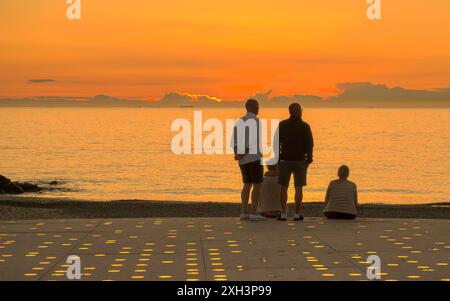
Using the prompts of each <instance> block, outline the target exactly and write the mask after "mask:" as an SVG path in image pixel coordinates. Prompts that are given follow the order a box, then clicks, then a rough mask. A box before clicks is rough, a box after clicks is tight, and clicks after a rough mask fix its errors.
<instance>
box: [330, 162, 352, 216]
mask: <svg viewBox="0 0 450 301" xmlns="http://www.w3.org/2000/svg"><path fill="white" fill-rule="evenodd" d="M349 174H350V170H349V168H348V167H347V166H345V165H344V166H341V167H340V168H339V171H338V175H339V179H338V180H334V181H331V183H330V185H329V186H328V189H327V194H326V196H325V206H324V210H323V214H324V215H325V216H326V217H327V218H330V219H354V218H355V217H356V206H357V204H358V190H357V188H356V184H355V183H353V182H352V181H349V180H348V179H347V178H348V176H349Z"/></svg>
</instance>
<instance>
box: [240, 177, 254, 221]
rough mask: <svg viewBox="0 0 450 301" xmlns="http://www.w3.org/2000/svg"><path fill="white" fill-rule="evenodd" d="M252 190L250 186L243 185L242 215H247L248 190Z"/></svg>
mask: <svg viewBox="0 0 450 301" xmlns="http://www.w3.org/2000/svg"><path fill="white" fill-rule="evenodd" d="M251 189H252V184H244V187H243V188H242V192H241V201H242V213H243V214H248V200H249V198H250V190H251Z"/></svg>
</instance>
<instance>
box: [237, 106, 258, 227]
mask: <svg viewBox="0 0 450 301" xmlns="http://www.w3.org/2000/svg"><path fill="white" fill-rule="evenodd" d="M245 108H246V110H247V114H245V115H244V116H242V117H241V118H240V119H239V120H238V121H237V123H236V125H235V127H234V131H233V139H232V146H233V149H234V154H235V160H237V161H239V168H240V170H241V174H242V181H243V183H244V186H243V188H242V192H241V201H242V213H241V220H251V221H264V220H266V218H265V217H263V216H262V215H260V214H258V213H257V211H256V210H257V208H258V204H259V202H260V199H261V184H262V182H263V178H264V167H263V164H262V163H261V162H262V161H261V160H262V153H261V149H262V147H261V125H260V120H259V119H258V117H257V116H258V114H259V103H258V101H257V100H255V99H250V100H248V101H247V102H246V103H245ZM250 193H251V198H252V206H251V209H250V210H249V206H248V203H249V198H250Z"/></svg>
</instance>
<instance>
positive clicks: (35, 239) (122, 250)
mask: <svg viewBox="0 0 450 301" xmlns="http://www.w3.org/2000/svg"><path fill="white" fill-rule="evenodd" d="M449 234H450V220H416V219H359V220H356V221H327V220H324V219H322V218H307V219H306V220H305V222H303V223H297V222H296V223H294V222H277V221H267V222H257V223H252V222H241V221H239V220H238V219H236V218H151V219H93V220H41V221H40V220H35V221H14V222H6V221H5V222H0V280H43V281H45V280H61V281H62V280H67V278H66V273H65V272H66V269H67V264H66V259H67V257H68V256H69V255H77V256H79V257H80V259H81V270H82V280H84V281H91V280H127V281H128V280H181V281H186V280H188V281H196V280H219V281H223V280H269V281H277V280H367V276H366V273H367V267H368V262H367V258H368V256H370V255H378V256H379V257H380V259H381V264H382V266H381V273H380V276H381V279H382V280H411V281H414V280H416V281H417V280H446V281H448V280H450V266H449V263H450V235H449Z"/></svg>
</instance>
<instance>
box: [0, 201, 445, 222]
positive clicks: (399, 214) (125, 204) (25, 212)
mask: <svg viewBox="0 0 450 301" xmlns="http://www.w3.org/2000/svg"><path fill="white" fill-rule="evenodd" d="M290 206H291V207H290V210H291V212H292V209H293V208H292V204H290ZM322 207H323V204H322V203H304V204H303V214H304V216H305V217H321V216H322ZM239 213H240V204H238V203H215V202H214V203H213V202H210V203H199V202H170V201H145V200H116V201H108V202H95V201H83V200H70V199H46V198H34V197H11V196H1V197H0V220H28V219H75V218H77V219H78V218H145V217H149V218H150V217H236V216H239ZM358 216H359V217H364V218H426V219H450V203H436V204H423V205H387V204H363V205H360V206H359V208H358Z"/></svg>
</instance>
